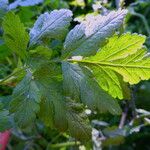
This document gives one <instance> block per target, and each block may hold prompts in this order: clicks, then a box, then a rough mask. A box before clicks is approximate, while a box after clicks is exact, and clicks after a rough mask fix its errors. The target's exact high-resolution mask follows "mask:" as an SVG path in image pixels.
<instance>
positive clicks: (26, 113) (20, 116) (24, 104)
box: [10, 71, 41, 127]
mask: <svg viewBox="0 0 150 150" xmlns="http://www.w3.org/2000/svg"><path fill="white" fill-rule="evenodd" d="M40 101H41V91H40V90H39V88H38V87H37V83H36V81H35V80H34V79H33V76H32V73H31V72H29V71H28V73H27V75H26V76H25V77H24V79H23V80H22V81H21V82H20V83H19V84H18V85H17V86H16V88H15V89H14V91H13V95H12V101H11V103H10V111H11V113H14V119H15V121H16V122H17V123H18V125H19V126H21V127H25V126H27V125H29V124H30V123H32V122H33V120H35V118H36V113H37V112H38V111H39V109H40V107H39V103H40Z"/></svg>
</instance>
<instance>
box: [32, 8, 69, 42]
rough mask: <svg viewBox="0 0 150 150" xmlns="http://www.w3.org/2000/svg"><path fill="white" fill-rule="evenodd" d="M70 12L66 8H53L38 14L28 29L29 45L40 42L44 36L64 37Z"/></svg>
mask: <svg viewBox="0 0 150 150" xmlns="http://www.w3.org/2000/svg"><path fill="white" fill-rule="evenodd" d="M71 20H72V12H71V11H70V10H68V9H60V10H54V11H52V12H51V13H48V12H46V13H44V14H42V15H40V16H39V18H38V19H37V21H36V22H35V24H34V27H33V28H32V29H31V31H30V38H31V40H30V45H34V44H36V43H38V42H40V40H41V39H43V38H45V37H47V36H48V37H50V38H54V39H64V37H65V35H66V34H67V32H68V27H69V25H70V21H71Z"/></svg>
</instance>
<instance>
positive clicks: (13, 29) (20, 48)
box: [3, 12, 29, 58]
mask: <svg viewBox="0 0 150 150" xmlns="http://www.w3.org/2000/svg"><path fill="white" fill-rule="evenodd" d="M3 29H4V40H5V42H6V45H7V46H8V47H9V48H10V49H11V50H12V51H14V52H15V53H17V54H18V55H19V56H20V57H21V58H25V57H26V55H27V54H26V53H27V52H26V49H27V44H28V42H29V35H28V33H27V32H26V31H25V27H24V25H23V24H22V23H21V22H20V19H19V17H18V16H17V15H15V14H14V13H13V12H9V13H7V14H6V16H5V18H4V21H3Z"/></svg>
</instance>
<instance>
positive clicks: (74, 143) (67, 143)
mask: <svg viewBox="0 0 150 150" xmlns="http://www.w3.org/2000/svg"><path fill="white" fill-rule="evenodd" d="M80 144H81V143H80V142H75V141H73V142H66V143H58V144H52V145H50V146H49V150H50V149H51V148H60V147H69V146H76V145H80Z"/></svg>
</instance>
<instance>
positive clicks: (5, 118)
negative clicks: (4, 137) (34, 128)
mask: <svg viewBox="0 0 150 150" xmlns="http://www.w3.org/2000/svg"><path fill="white" fill-rule="evenodd" d="M9 128H11V122H10V116H9V111H8V110H6V109H4V106H3V104H2V103H1V102H0V132H1V131H5V130H6V129H9Z"/></svg>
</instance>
